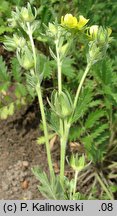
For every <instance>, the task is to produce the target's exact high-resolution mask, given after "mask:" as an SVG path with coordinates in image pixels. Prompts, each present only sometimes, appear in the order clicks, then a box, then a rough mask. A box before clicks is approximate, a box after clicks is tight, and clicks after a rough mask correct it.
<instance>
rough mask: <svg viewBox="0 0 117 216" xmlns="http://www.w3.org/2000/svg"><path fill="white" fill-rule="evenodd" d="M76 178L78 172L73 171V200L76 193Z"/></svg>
mask: <svg viewBox="0 0 117 216" xmlns="http://www.w3.org/2000/svg"><path fill="white" fill-rule="evenodd" d="M77 178H78V171H75V177H74V189H73V199H74V196H75V193H76V187H77Z"/></svg>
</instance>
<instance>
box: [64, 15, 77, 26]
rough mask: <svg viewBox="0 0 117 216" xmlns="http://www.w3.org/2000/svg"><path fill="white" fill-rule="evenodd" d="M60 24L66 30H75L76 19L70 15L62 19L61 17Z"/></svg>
mask: <svg viewBox="0 0 117 216" xmlns="http://www.w3.org/2000/svg"><path fill="white" fill-rule="evenodd" d="M61 24H62V25H64V26H66V27H68V28H75V27H76V26H77V18H76V17H74V16H73V15H72V14H66V15H65V16H64V18H63V16H62V17H61Z"/></svg>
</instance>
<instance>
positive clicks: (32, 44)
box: [27, 22, 37, 73]
mask: <svg viewBox="0 0 117 216" xmlns="http://www.w3.org/2000/svg"><path fill="white" fill-rule="evenodd" d="M27 27H28V35H29V39H30V43H31V46H32V51H33V58H34V65H35V73H37V57H36V51H35V45H34V40H33V37H32V31H31V27H30V23H29V22H27Z"/></svg>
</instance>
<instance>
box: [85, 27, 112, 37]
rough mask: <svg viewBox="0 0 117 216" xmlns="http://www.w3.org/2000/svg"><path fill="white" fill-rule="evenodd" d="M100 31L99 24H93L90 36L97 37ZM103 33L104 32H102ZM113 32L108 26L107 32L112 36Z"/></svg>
mask: <svg viewBox="0 0 117 216" xmlns="http://www.w3.org/2000/svg"><path fill="white" fill-rule="evenodd" d="M98 31H99V26H98V25H92V26H91V27H90V29H89V36H90V37H91V38H93V39H95V38H96V37H97V35H98ZM101 33H102V32H101ZM111 33H112V29H111V28H107V34H108V36H110V35H111Z"/></svg>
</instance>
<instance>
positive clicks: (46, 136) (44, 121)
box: [36, 83, 54, 177]
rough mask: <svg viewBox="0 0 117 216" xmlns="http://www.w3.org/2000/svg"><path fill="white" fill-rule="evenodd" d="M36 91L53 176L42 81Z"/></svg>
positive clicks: (51, 170)
mask: <svg viewBox="0 0 117 216" xmlns="http://www.w3.org/2000/svg"><path fill="white" fill-rule="evenodd" d="M36 92H37V95H38V100H39V106H40V111H41V117H42V122H43V127H44V135H45V143H46V152H47V160H48V165H49V170H50V176H51V177H53V176H54V170H53V165H52V159H51V153H50V145H49V136H48V130H47V123H46V117H45V112H44V105H43V100H42V93H41V86H40V83H38V85H37V86H36Z"/></svg>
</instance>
